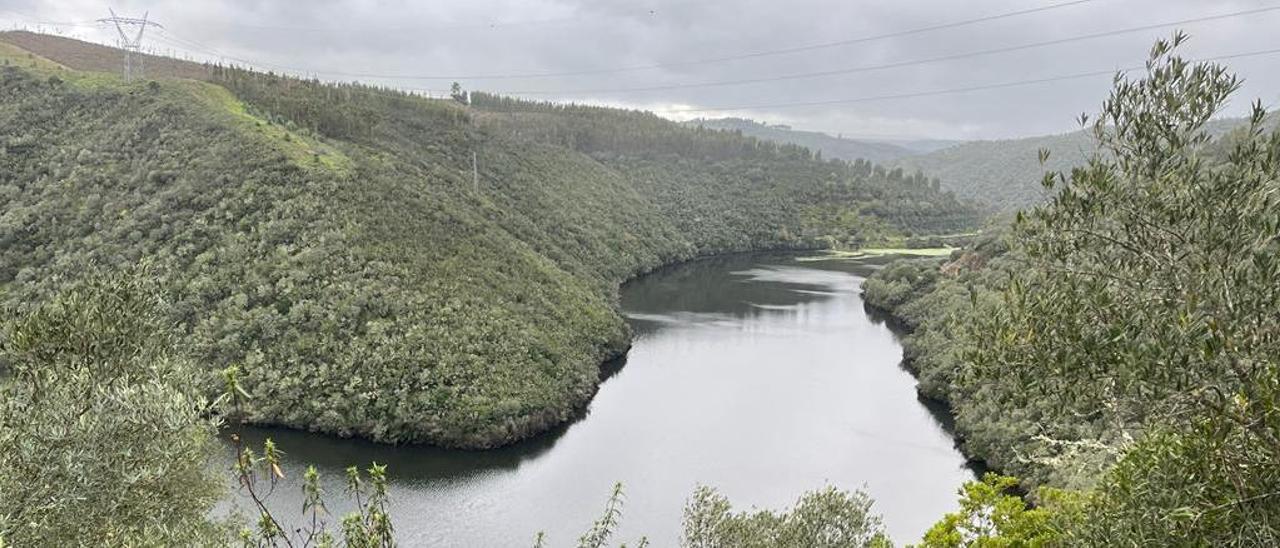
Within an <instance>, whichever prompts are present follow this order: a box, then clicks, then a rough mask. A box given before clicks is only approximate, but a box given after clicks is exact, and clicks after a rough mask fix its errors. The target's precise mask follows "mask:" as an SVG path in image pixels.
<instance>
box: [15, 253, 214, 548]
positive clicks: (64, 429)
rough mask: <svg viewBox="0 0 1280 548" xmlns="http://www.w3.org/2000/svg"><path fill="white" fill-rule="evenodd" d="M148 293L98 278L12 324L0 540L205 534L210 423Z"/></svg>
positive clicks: (163, 540)
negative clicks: (1, 538) (0, 538)
mask: <svg viewBox="0 0 1280 548" xmlns="http://www.w3.org/2000/svg"><path fill="white" fill-rule="evenodd" d="M156 295H157V292H156V291H155V288H154V287H151V286H150V285H149V284H147V283H146V282H144V281H140V279H139V278H138V277H136V276H132V275H128V274H99V275H95V276H93V277H91V278H89V279H87V280H86V281H84V282H81V283H79V284H77V285H75V286H74V287H72V288H71V289H69V290H67V291H66V292H65V293H63V294H61V295H60V296H58V297H57V298H55V299H54V300H52V301H50V302H49V303H47V304H44V305H42V306H40V307H38V308H37V309H35V310H34V311H32V312H31V313H30V314H28V315H26V316H25V317H23V318H21V319H19V320H17V321H16V322H14V323H13V325H12V326H11V327H10V328H9V329H8V330H7V337H6V339H5V340H4V344H3V361H6V362H8V364H9V368H10V371H11V378H10V379H8V381H7V382H6V383H5V385H4V387H3V389H2V390H0V447H3V448H4V450H3V451H0V537H3V538H5V539H6V540H7V542H11V543H14V544H15V545H18V546H32V545H49V546H56V545H62V546H73V545H122V544H136V545H156V544H164V545H189V544H196V543H199V542H201V541H202V539H207V538H209V536H210V535H212V534H214V532H215V530H216V528H215V526H214V525H213V524H212V523H210V522H208V521H207V519H206V516H207V514H208V512H209V510H210V509H211V508H212V507H213V504H214V503H215V502H216V501H217V499H218V497H219V495H220V494H221V492H222V491H221V489H220V485H221V482H220V480H219V478H218V476H217V473H216V472H215V471H214V468H213V466H212V462H211V457H212V456H213V454H214V451H215V449H216V446H217V445H216V444H217V442H216V440H215V437H214V436H215V434H216V432H217V426H218V422H217V420H216V419H213V418H210V417H209V415H208V411H209V410H210V402H209V401H208V400H207V399H205V398H204V397H203V396H202V395H201V394H200V393H199V391H198V390H197V389H196V386H198V383H197V382H196V381H195V377H194V375H193V373H192V372H193V371H194V370H195V369H194V368H192V367H190V364H188V363H187V362H186V361H185V360H184V359H183V358H182V357H181V356H180V355H178V354H176V353H175V352H174V350H173V349H174V348H175V346H176V344H175V343H176V340H175V339H174V338H173V337H172V334H171V332H170V331H169V330H168V329H167V325H166V324H165V323H164V321H163V320H161V318H162V315H161V314H159V312H158V309H159V308H160V307H161V306H163V303H161V302H160V301H159V299H157V298H156Z"/></svg>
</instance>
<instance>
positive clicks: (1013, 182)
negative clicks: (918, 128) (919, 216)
mask: <svg viewBox="0 0 1280 548" xmlns="http://www.w3.org/2000/svg"><path fill="white" fill-rule="evenodd" d="M1275 123H1276V120H1275V117H1269V118H1268V119H1267V121H1266V123H1265V124H1264V127H1275ZM1246 124H1247V122H1246V121H1245V120H1241V119H1238V118H1224V119H1220V120H1213V121H1210V122H1208V123H1206V124H1205V127H1204V129H1205V131H1206V132H1207V133H1208V134H1209V135H1211V136H1214V137H1220V136H1222V135H1225V134H1227V133H1229V132H1231V131H1233V130H1235V129H1238V128H1240V127H1242V126H1244V125H1246ZM1042 150H1047V151H1049V157H1048V158H1047V159H1046V161H1045V162H1044V163H1043V164H1041V162H1040V151H1042ZM1097 151H1098V142H1097V139H1095V138H1094V136H1093V132H1092V131H1089V130H1082V131H1074V132H1071V133H1063V134H1061V135H1045V136H1041V137H1026V138H1022V139H1003V140H995V141H970V142H965V143H961V144H958V145H955V146H951V147H947V148H943V149H940V150H936V151H933V152H928V153H925V154H917V155H912V156H905V157H902V158H898V159H896V160H894V161H892V162H890V165H894V166H899V167H902V168H904V169H906V170H907V171H908V172H915V171H921V172H923V173H925V174H926V175H928V176H930V177H936V178H938V179H940V180H941V181H942V188H943V189H945V190H949V191H951V192H954V193H956V195H957V196H959V197H961V198H962V199H966V200H970V201H972V202H974V203H976V204H980V205H982V206H983V207H985V208H987V209H988V210H990V211H992V212H996V213H1012V212H1014V211H1017V210H1020V209H1026V208H1030V207H1033V206H1037V205H1040V204H1042V203H1044V202H1046V201H1047V200H1048V199H1049V198H1050V197H1052V195H1053V193H1052V191H1049V190H1046V189H1045V188H1044V186H1043V185H1041V184H1040V180H1041V178H1042V177H1043V175H1044V173H1045V172H1070V171H1071V168H1073V167H1078V166H1082V165H1084V164H1085V163H1086V162H1087V161H1088V159H1089V157H1091V156H1092V155H1093V154H1094V153H1095V152H1097Z"/></svg>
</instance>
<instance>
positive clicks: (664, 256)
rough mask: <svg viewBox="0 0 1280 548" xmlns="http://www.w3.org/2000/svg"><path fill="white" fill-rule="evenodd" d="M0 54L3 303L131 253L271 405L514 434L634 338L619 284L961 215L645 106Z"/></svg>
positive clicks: (581, 388)
mask: <svg viewBox="0 0 1280 548" xmlns="http://www.w3.org/2000/svg"><path fill="white" fill-rule="evenodd" d="M19 46H21V47H19ZM0 58H2V59H3V65H4V66H3V67H0V300H2V301H3V304H4V306H5V307H6V308H7V309H9V310H11V311H13V312H15V313H18V312H22V311H25V310H30V309H32V307H34V306H37V305H38V304H39V303H41V302H44V301H46V300H47V299H48V298H49V297H50V296H52V295H54V294H55V293H57V292H58V291H59V290H60V289H61V288H64V287H66V286H67V285H68V284H71V283H73V282H75V281H77V280H79V279H81V278H82V277H83V276H84V275H85V273H87V272H92V271H97V270H115V269H121V268H126V267H132V266H133V265H142V266H141V268H145V269H147V270H148V272H149V273H150V274H151V276H152V277H153V278H154V279H155V280H156V283H157V285H158V287H160V288H161V292H162V293H163V295H162V296H163V300H164V301H165V303H166V306H167V313H168V314H169V316H168V318H167V321H169V322H171V323H172V324H174V325H176V326H178V328H179V330H180V332H181V336H180V337H179V340H180V341H181V344H182V345H183V346H184V347H185V350H187V351H189V352H190V354H191V355H192V356H193V358H194V360H195V361H196V362H197V363H199V364H200V365H202V366H203V367H206V368H207V370H208V371H209V372H210V373H209V374H208V375H206V376H204V377H203V379H202V381H201V382H203V383H205V384H206V385H207V386H206V388H207V392H208V393H210V394H213V393H216V392H217V390H218V389H219V385H218V384H217V383H218V382H219V381H218V380H217V378H216V376H215V375H214V374H213V372H214V371H218V370H221V369H222V368H225V367H227V366H228V365H231V364H238V365H240V368H241V370H242V371H243V378H242V379H241V382H242V386H243V388H244V390H246V391H247V392H248V393H249V394H251V396H252V397H251V398H250V400H249V401H250V402H251V404H250V405H249V407H248V408H247V409H246V412H247V413H248V415H249V417H250V418H251V419H252V420H253V421H255V422H260V423H267V424H280V425H286V426H291V427H297V428H305V429H312V430H317V431H323V432H329V433H334V434H339V435H344V436H345V435H354V436H363V437H368V438H372V439H375V440H379V441H385V442H429V443H434V444H441V445H447V446H459V447H491V446H495V445H500V444H504V443H509V442H512V441H515V440H518V439H521V438H523V437H527V436H529V435H532V434H534V433H537V432H539V431H541V430H543V429H545V428H547V427H549V426H550V425H553V424H556V423H559V422H562V421H564V420H567V419H568V418H570V417H571V416H573V415H574V414H575V413H576V412H577V411H578V410H579V409H581V407H582V406H583V405H584V404H585V403H586V401H587V400H588V399H589V398H590V397H591V395H592V394H593V393H594V391H595V388H596V385H597V383H598V367H599V365H600V363H601V361H603V360H606V359H609V358H610V357H612V356H616V355H618V354H619V353H620V352H623V351H624V350H625V349H626V348H627V346H628V330H627V327H626V325H625V323H624V322H623V320H622V318H621V316H620V315H619V314H618V312H617V310H616V303H615V301H616V288H617V285H618V284H619V283H620V282H622V281H624V280H625V279H627V278H628V277H631V276H634V275H637V274H639V273H643V272H646V271H648V270H651V269H653V268H655V267H657V266H659V265H663V264H668V263H672V262H677V261H682V260H687V259H691V258H695V257H698V256H703V255H710V254H716V253H726V252H737V251H750V250H763V249H802V248H819V247H829V246H836V245H858V244H860V243H861V242H865V241H869V240H876V239H880V238H884V237H890V236H898V235H912V234H935V233H954V232H964V231H968V230H970V229H971V228H972V227H973V226H974V225H975V224H976V222H977V214H976V212H975V211H974V210H973V209H972V208H970V207H968V206H966V205H964V204H962V203H961V202H959V201H957V199H956V198H955V197H954V196H952V195H951V194H949V193H945V192H940V191H939V190H938V189H937V188H936V187H935V186H934V185H932V184H930V181H928V180H926V179H925V178H923V177H917V176H908V175H904V174H903V172H902V171H901V170H886V169H884V168H881V167H879V166H875V165H872V164H869V163H866V162H855V163H847V162H842V161H824V160H819V159H817V158H815V156H814V154H813V153H811V152H810V151H809V150H807V149H804V148H800V147H795V146H784V145H776V144H773V143H768V142H763V141H759V140H756V139H752V138H748V137H743V136H740V135H733V134H730V133H724V132H715V131H709V130H699V129H693V128H685V127H681V126H680V125H679V124H676V123H673V122H668V121H666V120H663V119H660V118H658V117H656V116H654V115H652V114H648V113H642V112H627V111H619V110H612V109H603V108H588V107H574V106H558V105H548V104H538V103H528V102H522V101H517V100H512V99H506V98H501V97H494V96H487V95H484V94H474V104H472V105H464V104H460V103H458V102H455V101H443V100H430V99H425V98H421V97H416V96H413V95H408V94H404V93H399V92H395V91H388V90H380V89H375V88H371V87H365V86H359V85H351V84H347V85H330V84H323V83H319V82H313V81H303V80H297V79H292V78H285V77H279V76H275V75H270V74H262V73H256V72H248V71H243V70H239V69H233V68H228V67H218V66H211V65H196V64H191V63H183V62H179V61H175V60H164V61H163V62H159V61H157V62H153V59H150V58H149V59H148V60H147V65H146V66H147V70H148V71H149V72H148V75H149V76H151V77H154V78H156V79H155V80H151V81H142V82H134V83H129V84H126V83H123V82H122V81H121V80H120V79H119V78H118V77H117V76H116V75H114V74H113V73H109V72H105V71H111V70H115V64H116V63H117V62H118V52H116V51H115V50H112V49H110V48H104V47H101V46H95V45H91V44H85V43H80V42H75V41H72V40H66V39H61V38H54V37H42V36H39V35H32V34H27V33H4V34H0Z"/></svg>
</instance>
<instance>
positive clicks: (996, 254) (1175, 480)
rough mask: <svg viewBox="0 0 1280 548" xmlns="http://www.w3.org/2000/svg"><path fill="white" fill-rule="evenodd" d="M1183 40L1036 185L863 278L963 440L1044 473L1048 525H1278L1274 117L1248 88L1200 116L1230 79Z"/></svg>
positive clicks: (985, 454)
mask: <svg viewBox="0 0 1280 548" xmlns="http://www.w3.org/2000/svg"><path fill="white" fill-rule="evenodd" d="M1184 39H1185V37H1184V36H1181V35H1178V36H1176V37H1175V38H1174V40H1173V41H1172V42H1163V41H1162V42H1158V43H1157V44H1156V46H1155V47H1154V48H1153V49H1152V52H1153V53H1152V59H1151V61H1150V62H1149V67H1150V68H1149V70H1148V75H1147V77H1146V78H1145V79H1142V80H1134V81H1130V80H1122V81H1118V82H1117V84H1116V90H1115V91H1114V92H1113V93H1112V95H1111V97H1110V98H1109V99H1108V101H1107V102H1106V103H1105V105H1106V106H1105V107H1104V109H1103V114H1102V116H1101V117H1100V119H1099V120H1098V121H1097V122H1095V124H1094V126H1093V127H1092V128H1091V129H1090V131H1089V136H1090V137H1091V138H1093V139H1094V140H1095V141H1096V142H1097V143H1099V147H1100V150H1099V151H1098V152H1096V153H1091V154H1090V155H1089V157H1088V158H1087V160H1086V161H1085V163H1084V164H1082V166H1081V167H1080V168H1078V169H1075V170H1073V171H1072V172H1070V173H1065V172H1058V173H1056V174H1055V175H1054V176H1053V177H1052V178H1051V179H1050V181H1051V183H1052V185H1051V188H1049V190H1050V191H1052V192H1053V194H1052V197H1051V198H1050V199H1049V200H1048V201H1047V202H1046V203H1045V204H1043V205H1040V206H1038V207H1035V208H1031V209H1029V210H1027V211H1024V212H1021V213H1019V214H1018V215H1017V216H1016V220H1015V222H1014V223H1013V224H1012V226H1010V227H1008V228H1007V229H1005V230H1002V231H999V232H996V233H989V234H986V235H984V236H983V237H981V238H979V240H978V241H977V242H976V243H975V244H974V245H972V246H970V247H969V248H967V249H965V250H963V251H957V252H955V253H954V254H953V255H952V256H951V257H949V258H947V259H946V260H944V261H938V260H916V261H904V262H897V263H894V264H892V265H890V266H888V267H886V268H885V269H884V270H882V271H880V272H878V273H877V274H876V275H875V276H873V277H871V278H870V279H868V280H867V281H866V282H865V284H864V290H865V299H866V302H867V303H868V305H870V306H872V307H876V308H880V309H883V310H886V311H888V312H890V313H891V314H892V315H893V316H895V317H896V318H897V319H899V320H900V321H902V322H903V323H904V324H905V325H906V327H908V328H909V329H910V331H911V334H910V336H908V337H907V338H906V340H905V343H904V356H905V359H906V364H907V365H908V367H909V368H910V369H912V370H913V371H914V372H916V374H917V375H918V377H919V380H920V385H919V389H920V392H921V393H922V394H923V395H925V396H926V397H928V398H931V399H935V400H942V401H945V402H948V403H949V405H950V407H951V410H952V412H953V414H954V415H955V419H956V423H955V424H956V432H957V435H958V437H959V438H960V439H961V440H962V444H963V448H964V449H965V451H966V452H967V453H968V454H969V455H970V456H972V457H974V458H977V459H981V460H983V461H985V462H986V463H987V464H989V465H991V466H992V467H994V468H996V469H999V470H1001V471H1002V472H1004V473H1009V474H1015V475H1018V476H1021V477H1023V478H1024V479H1025V480H1027V483H1026V484H1024V487H1036V486H1039V487H1040V488H1039V489H1037V490H1034V491H1033V492H1032V493H1031V494H1030V496H1029V497H1028V498H1029V499H1030V500H1033V501H1035V502H1036V503H1037V504H1038V506H1039V508H1037V510H1036V512H1037V513H1038V514H1039V519H1041V520H1043V522H1044V523H1045V524H1046V525H1047V527H1044V529H1043V530H1044V531H1045V532H1046V533H1047V534H1050V535H1052V538H1055V539H1056V540H1057V541H1056V543H1055V544H1052V545H1068V546H1077V545H1079V546H1274V545H1276V540H1277V539H1278V538H1280V527H1277V524H1280V502H1278V501H1280V474H1277V468H1276V462H1277V458H1280V455H1278V454H1280V362H1277V356H1280V322H1278V321H1277V319H1278V316H1277V315H1276V313H1275V312H1276V310H1277V307H1280V286H1278V285H1277V284H1276V279H1277V275H1278V274H1280V215H1278V214H1277V211H1278V209H1277V208H1278V207H1280V199H1278V196H1280V192H1278V190H1280V186H1278V184H1280V183H1278V182H1280V131H1277V130H1276V129H1275V128H1274V121H1273V120H1272V119H1269V118H1268V116H1267V113H1266V111H1265V110H1264V108H1263V107H1262V104H1261V102H1256V103H1254V105H1255V107H1254V110H1253V114H1252V116H1251V117H1250V118H1249V119H1248V120H1247V121H1245V122H1244V124H1245V126H1244V127H1239V123H1240V122H1239V121H1228V122H1221V121H1220V122H1211V121H1210V118H1211V117H1212V116H1213V115H1214V114H1216V113H1217V112H1220V111H1221V109H1222V108H1223V106H1224V105H1225V104H1226V101H1227V100H1228V98H1229V97H1231V95H1232V94H1233V93H1234V92H1236V91H1237V90H1238V89H1239V80H1238V79H1237V78H1236V77H1235V76H1233V75H1231V74H1230V73H1229V72H1227V71H1226V69H1225V68H1224V67H1221V66H1218V65H1212V64H1191V63H1188V62H1186V61H1185V60H1183V59H1182V58H1179V57H1176V56H1174V55H1173V54H1172V53H1171V52H1172V50H1173V48H1175V47H1176V46H1177V45H1178V44H1179V43H1180V42H1181V41H1183V40H1184ZM1233 128H1235V130H1234V131H1232V129H1233ZM1014 506H1015V507H1021V506H1022V504H1021V503H1020V502H1019V503H1015V504H1014ZM958 523H961V524H962V525H963V522H958ZM1025 534H1026V530H1016V529H1014V528H1011V527H1006V528H1004V530H1003V531H1002V532H1001V533H1000V535H998V536H1000V537H1003V540H1005V541H1007V542H1005V543H993V544H1007V545H1018V543H1017V542H1013V540H1014V539H1017V538H1025V537H1023V535H1025ZM953 538H955V537H953ZM992 540H997V539H992ZM1030 545H1035V544H1034V543H1031V544H1030Z"/></svg>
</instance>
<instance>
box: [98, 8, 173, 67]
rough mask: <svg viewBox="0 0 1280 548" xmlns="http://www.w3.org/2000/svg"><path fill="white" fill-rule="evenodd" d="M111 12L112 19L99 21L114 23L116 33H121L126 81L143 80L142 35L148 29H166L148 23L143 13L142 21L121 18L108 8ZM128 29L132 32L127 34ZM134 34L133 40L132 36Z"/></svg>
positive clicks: (153, 23)
mask: <svg viewBox="0 0 1280 548" xmlns="http://www.w3.org/2000/svg"><path fill="white" fill-rule="evenodd" d="M107 11H109V12H111V17H106V18H103V19H99V20H98V22H99V23H113V24H115V26H116V32H118V33H120V49H122V50H124V81H125V82H132V81H133V78H134V76H135V75H136V76H137V77H138V78H142V76H143V72H142V59H143V55H142V33H143V32H146V30H147V27H156V28H161V29H162V28H164V27H162V26H160V23H157V22H155V21H148V20H147V15H149V13H143V14H142V19H138V18H135V17H120V16H119V15H116V12H115V10H113V9H111V8H107ZM134 27H137V29H138V32H137V33H136V34H134V33H133V32H132V31H133V28H134ZM126 28H128V29H129V30H130V32H125V29H126ZM131 34H132V36H133V37H132V38H130V35H131ZM135 57H136V58H137V66H136V67H135V66H134V58H135Z"/></svg>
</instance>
